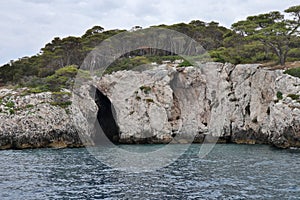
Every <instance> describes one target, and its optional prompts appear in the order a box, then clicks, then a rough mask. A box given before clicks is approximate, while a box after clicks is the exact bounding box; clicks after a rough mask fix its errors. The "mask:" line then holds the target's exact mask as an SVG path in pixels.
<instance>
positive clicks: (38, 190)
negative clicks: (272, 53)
mask: <svg viewBox="0 0 300 200" xmlns="http://www.w3.org/2000/svg"><path fill="white" fill-rule="evenodd" d="M121 147H122V148H123V149H125V150H126V148H128V149H129V150H130V151H149V149H150V150H154V149H155V148H160V147H161V145H134V146H132V145H131V146H129V145H123V146H121ZM198 150H199V145H198V144H193V145H192V146H191V148H190V149H189V150H188V151H187V152H186V153H185V154H183V155H182V156H181V157H180V158H179V159H177V161H176V162H174V163H173V164H171V165H169V166H167V167H164V168H162V169H159V170H157V171H152V172H142V173H129V172H126V171H117V170H115V169H112V168H110V167H108V166H105V165H104V164H102V163H101V162H99V161H98V160H97V159H95V158H94V157H93V156H92V155H91V154H89V152H88V151H87V150H86V149H85V148H78V149H56V150H55V149H34V150H8V151H0V199H300V150H278V149H275V148H272V147H269V146H265V145H234V144H217V145H216V146H215V148H214V149H213V150H212V152H211V153H210V154H208V155H207V156H206V157H205V158H199V157H198Z"/></svg>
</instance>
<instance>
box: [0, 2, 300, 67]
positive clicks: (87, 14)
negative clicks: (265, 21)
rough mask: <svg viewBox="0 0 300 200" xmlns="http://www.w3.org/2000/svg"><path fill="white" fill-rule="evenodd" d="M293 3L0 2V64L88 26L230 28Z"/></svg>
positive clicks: (81, 31) (281, 9)
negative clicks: (197, 25)
mask: <svg viewBox="0 0 300 200" xmlns="http://www.w3.org/2000/svg"><path fill="white" fill-rule="evenodd" d="M299 4H300V3H299V0H206V1H203V0H0V27H1V32H0V41H1V44H0V64H4V63H8V62H9V61H10V60H15V59H17V58H20V57H24V56H31V55H35V54H37V53H38V52H39V51H40V49H41V48H42V47H43V46H44V45H45V44H46V43H48V42H50V41H51V40H52V39H53V38H54V37H56V36H58V37H65V36H69V35H73V36H81V35H83V34H84V32H85V31H86V30H87V29H89V28H91V27H93V26H94V25H100V26H102V27H104V28H105V29H106V30H108V29H130V28H131V27H133V26H135V25H139V26H142V27H149V26H151V25H158V24H173V23H179V22H190V21H191V20H194V19H199V20H202V21H207V22H210V21H217V22H220V24H221V25H223V26H226V27H230V25H231V24H232V23H234V22H236V21H238V20H241V19H245V18H246V17H247V16H249V15H255V14H260V13H267V12H269V11H274V10H277V11H283V10H285V9H286V8H288V7H290V6H293V5H299Z"/></svg>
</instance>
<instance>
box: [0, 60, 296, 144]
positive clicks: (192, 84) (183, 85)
mask: <svg viewBox="0 0 300 200" xmlns="http://www.w3.org/2000/svg"><path fill="white" fill-rule="evenodd" d="M92 85H93V86H89V85H82V86H81V87H80V88H78V89H79V90H80V92H79V93H81V95H79V96H78V95H77V94H75V97H71V92H70V91H63V92H59V93H50V92H45V93H38V94H34V93H30V92H28V89H26V88H19V89H7V88H3V89H0V99H1V101H0V111H1V112H0V149H25V148H42V147H55V148H64V147H82V146H84V145H93V144H95V143H97V142H95V141H96V139H95V138H97V131H94V130H93V129H96V128H95V127H88V126H86V124H88V122H89V124H93V125H94V122H99V124H100V126H101V127H102V129H103V131H104V132H105V133H106V135H107V137H108V138H109V139H111V140H113V141H114V142H118V143H126V144H136V143H169V142H174V143H186V142H190V141H194V142H198V143H202V142H209V140H208V136H211V138H218V139H219V142H225V143H227V142H230V143H238V144H271V145H274V146H276V147H279V148H290V147H300V100H299V99H298V98H297V97H298V96H297V95H300V79H299V78H296V77H292V76H290V75H287V74H283V71H282V70H274V71H271V70H266V69H262V68H260V66H259V65H237V66H235V65H231V64H221V63H207V64H205V65H203V66H199V67H187V68H176V66H173V65H169V64H166V65H160V66H156V67H154V68H153V69H151V70H146V71H143V72H138V71H118V72H115V73H113V74H110V75H105V76H104V77H102V78H101V79H99V80H95V81H94V82H93V83H92ZM91 93H92V95H91ZM70 99H73V100H74V99H75V101H76V99H77V103H75V104H74V103H73V104H72V105H70V104H71V100H70ZM79 124H80V125H79ZM96 124H97V123H96ZM85 126H86V127H85ZM78 127H80V128H78ZM82 136H84V137H85V136H86V137H87V138H88V140H82V138H84V137H82Z"/></svg>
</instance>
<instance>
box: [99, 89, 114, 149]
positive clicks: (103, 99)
mask: <svg viewBox="0 0 300 200" xmlns="http://www.w3.org/2000/svg"><path fill="white" fill-rule="evenodd" d="M95 103H96V104H97V106H98V113H97V120H98V122H95V131H96V132H95V135H94V138H93V141H94V142H95V144H96V145H99V144H105V143H107V142H108V141H107V139H106V138H108V139H109V140H110V141H111V142H112V143H115V144H116V143H118V142H119V138H120V137H119V135H120V131H119V127H118V125H117V123H116V121H115V117H114V116H116V111H115V109H114V107H113V104H112V103H111V101H110V100H109V98H108V97H107V96H105V95H104V94H103V93H102V92H101V91H100V90H99V89H97V88H95Z"/></svg>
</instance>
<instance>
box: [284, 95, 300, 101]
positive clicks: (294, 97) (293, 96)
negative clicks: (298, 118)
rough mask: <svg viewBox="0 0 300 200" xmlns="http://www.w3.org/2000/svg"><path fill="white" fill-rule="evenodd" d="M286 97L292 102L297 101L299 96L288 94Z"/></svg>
mask: <svg viewBox="0 0 300 200" xmlns="http://www.w3.org/2000/svg"><path fill="white" fill-rule="evenodd" d="M287 97H290V98H291V99H293V100H298V99H299V97H300V95H297V94H288V95H287Z"/></svg>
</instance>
